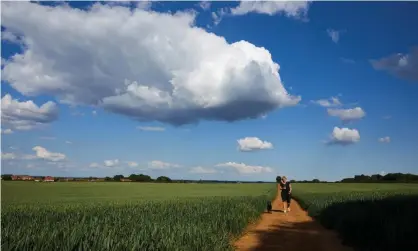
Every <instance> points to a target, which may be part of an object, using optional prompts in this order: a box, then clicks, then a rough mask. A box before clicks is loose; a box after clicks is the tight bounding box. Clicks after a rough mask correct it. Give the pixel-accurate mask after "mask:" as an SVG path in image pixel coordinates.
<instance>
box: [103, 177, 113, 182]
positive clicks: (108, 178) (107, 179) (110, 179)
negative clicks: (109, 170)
mask: <svg viewBox="0 0 418 251" xmlns="http://www.w3.org/2000/svg"><path fill="white" fill-rule="evenodd" d="M104 180H105V181H112V180H113V179H112V178H110V177H108V176H106V177H105V179H104Z"/></svg>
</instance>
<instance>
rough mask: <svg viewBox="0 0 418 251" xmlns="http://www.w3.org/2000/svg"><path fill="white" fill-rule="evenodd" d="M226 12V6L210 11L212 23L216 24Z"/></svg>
mask: <svg viewBox="0 0 418 251" xmlns="http://www.w3.org/2000/svg"><path fill="white" fill-rule="evenodd" d="M227 14H228V9H227V8H221V9H219V10H217V11H214V12H212V14H211V15H212V20H213V25H215V26H217V25H218V24H219V23H220V22H221V21H222V18H223V17H224V16H225V15H227Z"/></svg>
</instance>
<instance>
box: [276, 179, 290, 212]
mask: <svg viewBox="0 0 418 251" xmlns="http://www.w3.org/2000/svg"><path fill="white" fill-rule="evenodd" d="M278 187H279V190H280V195H281V198H282V202H283V212H284V213H287V212H290V202H291V200H292V185H291V184H290V182H289V181H288V180H287V178H286V176H282V177H281V179H280V182H279V185H278Z"/></svg>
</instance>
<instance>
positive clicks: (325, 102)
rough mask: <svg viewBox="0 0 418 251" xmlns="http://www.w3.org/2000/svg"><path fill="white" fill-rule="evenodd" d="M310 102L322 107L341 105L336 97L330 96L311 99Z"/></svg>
mask: <svg viewBox="0 0 418 251" xmlns="http://www.w3.org/2000/svg"><path fill="white" fill-rule="evenodd" d="M311 102H312V103H315V104H317V105H320V106H322V107H335V106H341V105H342V103H341V101H340V99H339V98H338V97H331V98H329V99H319V100H312V101H311Z"/></svg>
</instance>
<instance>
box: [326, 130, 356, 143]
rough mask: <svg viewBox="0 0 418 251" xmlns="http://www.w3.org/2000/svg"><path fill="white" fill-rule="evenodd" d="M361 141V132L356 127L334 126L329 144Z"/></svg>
mask: <svg viewBox="0 0 418 251" xmlns="http://www.w3.org/2000/svg"><path fill="white" fill-rule="evenodd" d="M359 141H360V133H359V131H358V130H356V129H349V128H339V127H334V130H333V132H332V134H331V139H330V140H329V141H328V142H327V144H328V145H343V146H345V145H350V144H354V143H357V142H359Z"/></svg>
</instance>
